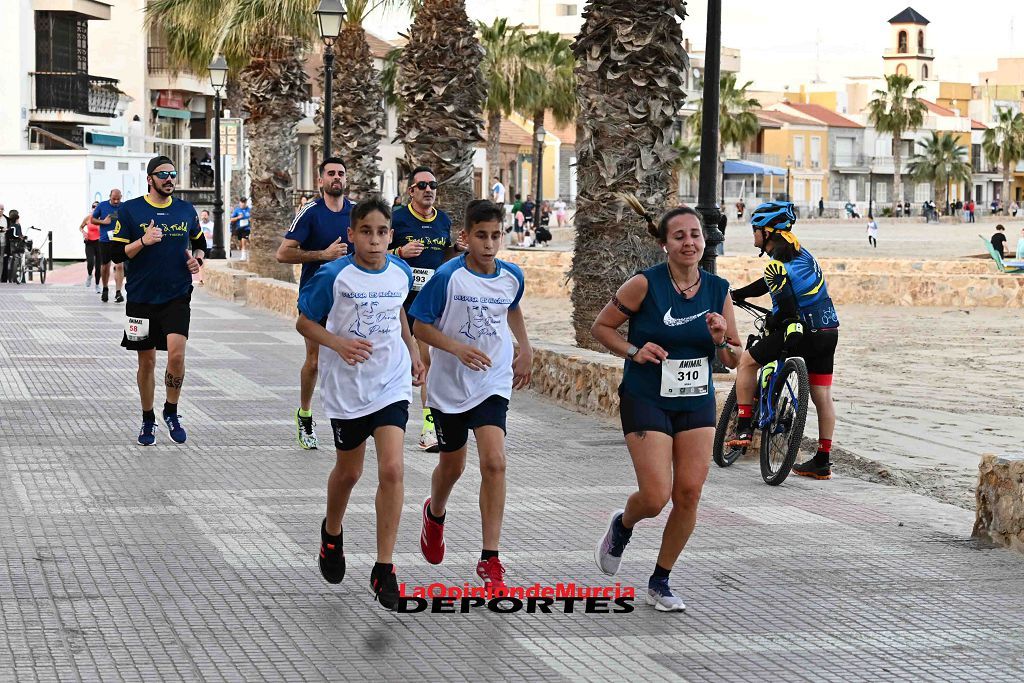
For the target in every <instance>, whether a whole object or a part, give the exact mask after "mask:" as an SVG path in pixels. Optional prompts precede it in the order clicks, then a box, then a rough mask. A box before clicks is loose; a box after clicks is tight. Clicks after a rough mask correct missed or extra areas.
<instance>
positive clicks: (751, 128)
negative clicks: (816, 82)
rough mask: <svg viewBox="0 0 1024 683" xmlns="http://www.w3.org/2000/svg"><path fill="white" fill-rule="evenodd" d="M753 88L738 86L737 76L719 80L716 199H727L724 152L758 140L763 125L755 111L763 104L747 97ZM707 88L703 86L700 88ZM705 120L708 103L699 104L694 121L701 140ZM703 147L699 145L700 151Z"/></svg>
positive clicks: (692, 117)
mask: <svg viewBox="0 0 1024 683" xmlns="http://www.w3.org/2000/svg"><path fill="white" fill-rule="evenodd" d="M751 85H753V82H752V81H747V82H746V83H744V84H743V85H742V86H739V87H737V85H736V74H734V73H724V74H722V75H721V77H720V78H719V80H718V89H719V95H718V98H719V99H718V160H719V166H720V168H719V169H718V177H717V178H716V184H717V188H718V190H717V192H716V196H718V197H721V196H723V192H722V184H723V183H724V173H723V171H724V169H725V158H724V154H723V153H724V152H725V148H726V146H728V145H736V146H740V145H742V144H743V143H745V142H747V141H748V140H752V139H753V138H755V137H756V136H757V132H758V131H759V130H760V129H761V124H760V123H758V121H757V114H755V113H754V110H755V109H759V108H760V107H761V103H760V102H758V101H757V100H756V99H754V98H753V97H749V96H748V95H747V88H749V87H750V86H751ZM699 87H700V88H703V87H704V85H703V83H701V84H700V86H699ZM703 120H704V100H703V99H700V100H698V101H697V111H696V113H695V114H693V115H692V116H691V117H690V118H689V121H688V123H689V124H690V130H691V131H692V132H693V134H694V135H695V136H696V138H697V139H698V140H699V139H700V136H701V125H702V123H703ZM699 147H700V145H699V143H698V149H699Z"/></svg>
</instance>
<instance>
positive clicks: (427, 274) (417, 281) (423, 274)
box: [412, 268, 434, 292]
mask: <svg viewBox="0 0 1024 683" xmlns="http://www.w3.org/2000/svg"><path fill="white" fill-rule="evenodd" d="M433 275H434V271H433V270H431V269H430V268H413V269H412V291H414V292H418V291H420V290H421V289H423V285H425V284H427V280H429V279H430V278H431V277H433Z"/></svg>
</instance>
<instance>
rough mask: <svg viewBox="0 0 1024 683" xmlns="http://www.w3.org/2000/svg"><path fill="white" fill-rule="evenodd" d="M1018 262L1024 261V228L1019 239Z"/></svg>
mask: <svg viewBox="0 0 1024 683" xmlns="http://www.w3.org/2000/svg"><path fill="white" fill-rule="evenodd" d="M1017 260H1018V261H1024V228H1021V229H1020V237H1018V238H1017Z"/></svg>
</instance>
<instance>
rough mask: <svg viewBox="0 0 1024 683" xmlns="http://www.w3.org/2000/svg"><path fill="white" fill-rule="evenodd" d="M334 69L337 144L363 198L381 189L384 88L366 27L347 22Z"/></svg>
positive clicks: (351, 187)
mask: <svg viewBox="0 0 1024 683" xmlns="http://www.w3.org/2000/svg"><path fill="white" fill-rule="evenodd" d="M336 47H337V51H338V56H337V62H336V63H335V70H334V75H335V79H334V107H333V109H334V121H333V124H334V125H333V126H332V128H333V129H334V145H333V146H334V147H335V154H338V155H340V156H341V157H342V158H343V159H344V160H345V164H346V167H347V170H348V191H349V194H350V195H352V197H353V198H363V197H366V196H368V195H370V194H373V193H375V192H378V191H379V188H380V164H379V162H380V155H379V152H380V137H381V135H383V133H384V116H385V114H384V91H383V90H382V89H381V85H380V73H378V71H377V70H376V69H375V68H373V55H372V54H371V53H370V46H369V44H367V42H366V31H364V30H363V27H362V26H359V25H352V24H346V25H345V26H343V27H342V29H341V37H340V38H339V39H338V42H337V46H336Z"/></svg>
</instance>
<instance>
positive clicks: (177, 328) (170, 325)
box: [121, 287, 192, 351]
mask: <svg viewBox="0 0 1024 683" xmlns="http://www.w3.org/2000/svg"><path fill="white" fill-rule="evenodd" d="M191 301H192V289H191V287H190V288H189V293H188V294H186V295H185V296H179V297H178V298H177V299H171V300H170V301H165V302H164V303H162V304H140V303H136V302H133V301H131V300H130V299H129V300H128V301H127V302H126V303H125V305H124V312H125V315H127V316H128V317H130V318H144V319H146V320H148V321H149V336H148V337H146V338H145V339H140V340H137V341H129V340H128V334H127V333H122V335H121V346H123V347H124V348H126V349H128V350H129V351H150V350H152V349H156V350H157V351H166V350H167V335H169V334H180V335H181V336H183V337H185V339H188V327H189V323H190V322H191V320H192V307H191V305H190V304H191Z"/></svg>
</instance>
